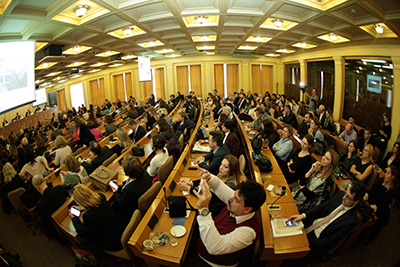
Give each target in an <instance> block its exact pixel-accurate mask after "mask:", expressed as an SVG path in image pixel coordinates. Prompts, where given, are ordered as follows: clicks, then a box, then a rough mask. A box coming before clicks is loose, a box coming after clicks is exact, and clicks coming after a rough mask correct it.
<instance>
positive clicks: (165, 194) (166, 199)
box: [163, 187, 169, 212]
mask: <svg viewBox="0 0 400 267" xmlns="http://www.w3.org/2000/svg"><path fill="white" fill-rule="evenodd" d="M163 190H164V198H165V199H164V201H166V202H165V209H164V211H166V212H169V208H168V197H167V190H166V189H165V187H163Z"/></svg>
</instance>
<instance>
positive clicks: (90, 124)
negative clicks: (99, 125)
mask: <svg viewBox="0 0 400 267" xmlns="http://www.w3.org/2000/svg"><path fill="white" fill-rule="evenodd" d="M86 126H87V127H88V128H89V129H93V128H94V123H93V121H88V122H87V123H86Z"/></svg>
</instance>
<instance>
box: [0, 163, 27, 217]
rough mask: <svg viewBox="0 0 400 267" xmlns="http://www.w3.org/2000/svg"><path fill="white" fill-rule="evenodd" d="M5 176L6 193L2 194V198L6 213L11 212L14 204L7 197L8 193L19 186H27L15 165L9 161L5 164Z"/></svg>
mask: <svg viewBox="0 0 400 267" xmlns="http://www.w3.org/2000/svg"><path fill="white" fill-rule="evenodd" d="M2 171H3V177H4V184H3V189H4V194H1V200H2V203H3V211H4V213H7V214H11V210H12V205H11V202H10V200H9V199H8V197H7V194H8V193H9V192H11V191H13V190H15V189H17V188H20V187H27V186H25V183H24V181H23V180H22V179H21V177H20V176H19V175H18V173H17V172H16V171H15V169H14V167H13V165H11V163H10V162H7V163H6V164H4V166H3V170H2Z"/></svg>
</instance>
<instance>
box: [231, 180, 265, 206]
mask: <svg viewBox="0 0 400 267" xmlns="http://www.w3.org/2000/svg"><path fill="white" fill-rule="evenodd" d="M238 190H239V196H242V197H243V198H244V206H245V207H251V208H252V211H254V212H255V211H257V210H258V209H259V208H260V207H261V206H262V204H264V202H265V200H266V198H267V196H266V194H265V190H264V187H263V186H262V185H261V184H259V183H257V182H255V181H252V180H248V181H246V182H242V183H240V184H238Z"/></svg>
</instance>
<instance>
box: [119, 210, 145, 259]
mask: <svg viewBox="0 0 400 267" xmlns="http://www.w3.org/2000/svg"><path fill="white" fill-rule="evenodd" d="M141 219H142V214H141V213H140V210H138V209H137V210H135V212H134V213H133V214H132V217H131V220H130V221H129V223H128V225H127V226H126V227H125V230H124V232H123V233H122V236H121V244H122V247H123V248H124V250H125V252H126V254H127V255H128V257H129V259H133V257H134V255H133V252H132V250H131V249H130V248H129V245H128V241H129V238H130V237H131V236H132V234H133V232H134V231H135V229H136V227H137V226H138V224H139V223H140V220H141Z"/></svg>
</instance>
